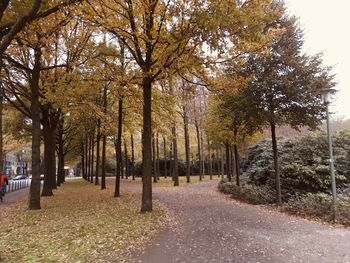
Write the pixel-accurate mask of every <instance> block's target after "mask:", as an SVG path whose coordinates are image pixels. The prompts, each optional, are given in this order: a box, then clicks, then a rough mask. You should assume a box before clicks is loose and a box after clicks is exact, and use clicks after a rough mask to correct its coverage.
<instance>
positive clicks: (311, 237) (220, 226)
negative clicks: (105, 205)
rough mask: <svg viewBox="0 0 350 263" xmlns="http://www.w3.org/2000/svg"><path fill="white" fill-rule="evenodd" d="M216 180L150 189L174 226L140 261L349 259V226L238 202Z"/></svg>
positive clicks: (155, 241)
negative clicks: (331, 224) (334, 224)
mask: <svg viewBox="0 0 350 263" xmlns="http://www.w3.org/2000/svg"><path fill="white" fill-rule="evenodd" d="M217 183H218V181H212V182H207V183H200V184H194V185H191V186H187V187H178V188H154V199H155V200H158V201H159V202H161V203H162V204H164V205H165V206H166V207H167V208H168V209H169V210H170V212H171V213H172V214H173V215H172V217H173V219H172V220H171V222H170V223H171V225H172V226H171V228H168V229H166V230H165V231H163V232H162V233H161V234H160V235H159V236H158V237H157V238H156V239H155V240H154V243H153V244H152V245H150V246H149V247H148V248H146V250H145V252H144V254H142V255H141V256H140V258H139V259H138V260H139V262H146V263H147V262H149V263H158V262H159V263H168V262H191V263H194V262H201V263H204V262H318V263H320V262H350V231H349V230H346V229H343V228H341V227H339V228H337V227H331V226H327V225H323V224H320V223H316V222H309V221H307V220H304V219H299V218H295V217H292V216H288V215H285V214H281V213H278V212H273V211H266V210H264V209H262V208H259V207H256V206H252V205H247V204H242V203H239V202H236V201H234V200H231V199H229V198H228V197H227V196H224V195H222V194H220V193H218V192H217V191H216V185H217Z"/></svg>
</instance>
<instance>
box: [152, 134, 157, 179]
mask: <svg viewBox="0 0 350 263" xmlns="http://www.w3.org/2000/svg"><path fill="white" fill-rule="evenodd" d="M152 162H153V165H152V168H153V169H152V171H153V183H157V182H158V180H157V159H156V143H155V139H154V134H153V135H152Z"/></svg>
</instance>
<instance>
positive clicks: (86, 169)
mask: <svg viewBox="0 0 350 263" xmlns="http://www.w3.org/2000/svg"><path fill="white" fill-rule="evenodd" d="M88 156H89V139H88V137H87V135H86V138H85V167H84V169H85V180H88V178H89V175H88V166H89V165H88V163H89V160H88Z"/></svg>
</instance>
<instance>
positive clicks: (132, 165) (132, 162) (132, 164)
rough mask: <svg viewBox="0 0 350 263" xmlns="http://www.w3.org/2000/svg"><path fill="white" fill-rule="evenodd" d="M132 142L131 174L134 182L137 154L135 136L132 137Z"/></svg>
mask: <svg viewBox="0 0 350 263" xmlns="http://www.w3.org/2000/svg"><path fill="white" fill-rule="evenodd" d="M130 140H131V174H132V180H135V152H134V136H133V135H132V134H131V135H130Z"/></svg>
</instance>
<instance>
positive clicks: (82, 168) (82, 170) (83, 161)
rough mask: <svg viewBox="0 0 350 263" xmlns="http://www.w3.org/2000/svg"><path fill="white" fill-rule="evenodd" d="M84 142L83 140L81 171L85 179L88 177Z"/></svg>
mask: <svg viewBox="0 0 350 263" xmlns="http://www.w3.org/2000/svg"><path fill="white" fill-rule="evenodd" d="M84 144H85V143H83V142H81V173H82V177H83V179H85V178H86V174H85V147H84Z"/></svg>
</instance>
